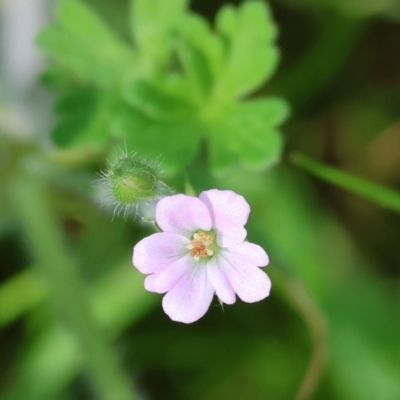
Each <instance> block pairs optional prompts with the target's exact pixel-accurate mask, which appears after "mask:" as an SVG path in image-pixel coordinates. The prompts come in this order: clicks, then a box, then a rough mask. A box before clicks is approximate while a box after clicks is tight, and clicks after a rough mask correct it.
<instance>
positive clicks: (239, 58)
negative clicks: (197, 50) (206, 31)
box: [216, 2, 278, 100]
mask: <svg viewBox="0 0 400 400" xmlns="http://www.w3.org/2000/svg"><path fill="white" fill-rule="evenodd" d="M216 24H217V28H218V31H219V32H220V34H221V35H222V36H223V38H224V43H225V52H226V64H225V71H224V73H223V75H222V76H221V80H220V81H219V82H218V87H217V96H218V98H222V100H223V99H231V98H238V97H242V96H245V95H247V94H249V93H250V92H252V91H253V90H255V89H256V88H257V87H259V86H260V85H261V84H262V83H263V82H264V81H265V80H266V79H267V78H269V77H270V76H271V74H272V73H273V72H274V70H275V68H276V65H277V62H278V49H277V48H276V46H275V45H274V44H273V42H272V41H273V40H274V39H275V36H276V28H275V24H274V23H273V21H272V19H271V16H270V13H269V11H268V9H267V8H266V5H265V4H264V3H261V2H246V3H244V4H243V5H242V6H241V7H240V8H239V9H238V10H237V11H235V10H234V9H233V8H232V7H231V6H226V7H223V8H222V9H221V11H220V12H219V13H218V15H217V21H216Z"/></svg>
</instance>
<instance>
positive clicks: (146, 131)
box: [112, 109, 202, 175]
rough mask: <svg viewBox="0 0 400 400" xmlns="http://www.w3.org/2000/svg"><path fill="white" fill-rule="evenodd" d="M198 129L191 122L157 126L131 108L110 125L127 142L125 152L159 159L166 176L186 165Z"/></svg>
mask: <svg viewBox="0 0 400 400" xmlns="http://www.w3.org/2000/svg"><path fill="white" fill-rule="evenodd" d="M201 130H202V127H201V126H200V125H199V124H198V123H196V122H193V121H191V120H179V121H171V122H162V123H160V122H157V121H155V120H152V119H149V118H147V117H146V116H145V115H143V114H142V113H140V112H139V111H136V110H134V109H132V110H130V111H129V112H127V113H125V114H124V115H123V116H121V117H120V118H119V119H118V121H116V122H115V124H113V126H112V131H113V133H114V134H115V135H116V136H119V137H121V138H123V139H124V140H125V141H126V145H127V147H128V150H132V151H135V152H138V153H139V154H141V155H142V156H144V157H148V158H150V159H157V158H158V159H160V161H161V164H162V168H163V170H164V171H165V173H166V174H167V175H174V174H176V173H178V172H179V171H181V170H182V169H183V168H184V167H185V166H186V165H187V164H189V162H190V161H191V160H192V158H193V157H194V155H195V153H196V151H197V149H198V146H199V141H200V135H201Z"/></svg>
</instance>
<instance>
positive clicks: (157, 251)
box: [132, 232, 190, 274]
mask: <svg viewBox="0 0 400 400" xmlns="http://www.w3.org/2000/svg"><path fill="white" fill-rule="evenodd" d="M189 243H190V240H189V239H188V238H186V237H185V236H182V235H179V234H177V233H172V232H159V233H154V234H153V235H151V236H148V237H146V238H144V239H142V240H141V241H140V242H139V243H137V244H136V246H135V247H134V248H133V259H132V261H133V265H134V266H135V267H136V268H137V269H138V270H139V271H140V272H142V273H143V274H151V273H153V272H157V271H160V270H162V269H164V268H166V267H168V265H170V264H172V263H173V262H175V261H176V260H178V259H179V258H181V257H182V256H183V255H185V254H186V253H187V249H186V246H187V245H188V244H189Z"/></svg>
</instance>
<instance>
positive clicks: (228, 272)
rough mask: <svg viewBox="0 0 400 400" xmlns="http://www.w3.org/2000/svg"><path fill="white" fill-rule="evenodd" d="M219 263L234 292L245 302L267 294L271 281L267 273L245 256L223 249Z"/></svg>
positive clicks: (257, 299)
mask: <svg viewBox="0 0 400 400" xmlns="http://www.w3.org/2000/svg"><path fill="white" fill-rule="evenodd" d="M218 256H219V263H220V266H221V268H222V270H223V271H224V274H225V276H226V277H227V278H228V280H229V282H230V283H231V285H232V287H233V289H234V290H235V292H236V294H237V295H238V296H239V297H240V298H241V299H242V300H243V301H245V302H247V303H254V302H255V301H260V300H262V299H264V298H265V297H267V296H268V295H269V292H270V290H271V281H270V279H269V278H268V276H267V274H266V273H265V272H264V271H262V270H261V269H260V268H258V267H256V266H254V265H253V264H252V262H251V261H248V260H246V257H244V256H242V255H239V254H235V253H231V252H229V250H224V251H221V252H220V253H219V255H218Z"/></svg>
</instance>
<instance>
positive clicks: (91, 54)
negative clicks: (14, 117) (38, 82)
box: [38, 0, 288, 174]
mask: <svg viewBox="0 0 400 400" xmlns="http://www.w3.org/2000/svg"><path fill="white" fill-rule="evenodd" d="M186 3H187V2H186V1H183V0H171V1H169V2H165V1H160V0H157V1H153V2H148V1H146V0H138V1H134V2H133V3H132V7H131V11H130V22H131V36H132V40H131V42H130V43H129V42H127V41H125V40H124V39H123V38H120V37H118V35H116V34H115V33H114V32H112V30H111V29H110V28H109V27H108V26H107V25H106V24H105V23H104V21H103V20H102V19H101V18H100V17H99V16H98V15H97V14H96V13H95V12H94V11H93V10H91V9H90V8H89V7H87V6H86V5H84V3H82V2H80V1H74V0H66V1H60V2H59V3H58V4H57V12H56V16H57V20H58V24H57V25H54V26H50V27H47V28H45V29H44V30H42V32H41V33H40V35H39V37H38V44H39V46H40V47H41V48H42V49H43V50H44V51H46V52H47V53H48V54H50V55H52V56H53V57H54V58H55V60H56V61H57V62H58V63H59V65H60V68H58V69H55V68H54V67H52V68H51V70H49V71H48V72H47V73H46V74H45V81H46V82H47V83H52V84H53V85H54V86H55V87H57V86H61V87H62V86H64V85H63V82H64V81H65V79H66V78H65V74H67V76H68V78H69V79H70V80H72V81H73V82H74V85H72V87H71V85H68V87H67V89H66V90H62V95H61V98H60V100H59V102H58V104H57V105H56V110H55V111H56V113H57V114H58V115H59V117H60V122H59V123H58V125H57V126H56V127H55V128H54V130H53V139H54V141H55V142H56V143H57V144H58V145H60V146H73V145H77V144H82V143H86V144H89V145H91V146H98V147H104V146H106V145H107V144H110V139H111V138H118V139H122V140H123V141H124V142H125V143H126V146H127V148H128V150H134V151H136V152H138V153H139V154H143V155H145V156H148V157H153V158H154V157H158V156H160V155H162V159H163V161H162V163H163V169H164V170H165V171H166V172H167V173H169V174H176V173H177V172H178V171H180V170H181V169H182V168H183V167H184V166H186V165H187V164H188V163H190V161H191V160H192V159H193V157H194V156H195V155H196V154H197V152H198V150H199V146H200V138H202V137H204V138H205V139H206V140H207V142H208V143H209V146H208V153H209V159H210V164H211V168H212V169H213V171H214V172H216V173H221V172H223V171H224V170H226V169H227V168H229V167H230V166H232V165H233V164H235V163H236V162H237V161H241V163H242V164H243V165H244V166H245V167H246V168H248V169H251V170H260V169H263V168H264V167H266V166H269V165H271V164H272V163H275V162H276V161H277V160H278V158H279V156H280V154H281V151H282V138H281V135H280V134H279V132H278V131H277V130H276V126H278V125H279V124H280V123H281V122H282V121H283V120H284V119H285V118H286V117H287V114H288V106H287V104H286V103H285V102H284V101H283V100H282V99H280V98H274V97H271V98H257V99H252V100H247V101H244V97H246V96H247V95H249V94H250V93H252V92H254V91H255V90H256V89H257V88H259V87H260V86H261V85H262V84H263V83H264V82H265V81H266V80H267V79H268V78H270V76H271V75H272V73H273V72H274V71H275V69H276V65H277V61H278V49H277V47H276V45H275V43H274V41H275V38H276V27H275V24H274V23H273V21H272V19H271V15H270V12H269V9H268V8H267V6H266V5H265V4H263V3H261V2H251V3H243V4H242V5H241V6H240V7H238V8H234V7H232V6H228V5H227V6H225V7H223V8H221V10H220V11H219V12H218V14H217V16H216V22H215V25H216V31H215V32H214V31H213V30H212V29H211V27H210V25H209V23H208V22H207V21H206V20H205V19H204V18H202V17H201V16H199V15H197V14H194V13H192V12H190V11H188V10H187V4H186ZM245 52H246V57H244V56H243V54H244V53H245ZM60 77H62V78H60ZM244 126H245V127H246V128H247V132H246V134H244V132H243V127H244Z"/></svg>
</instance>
